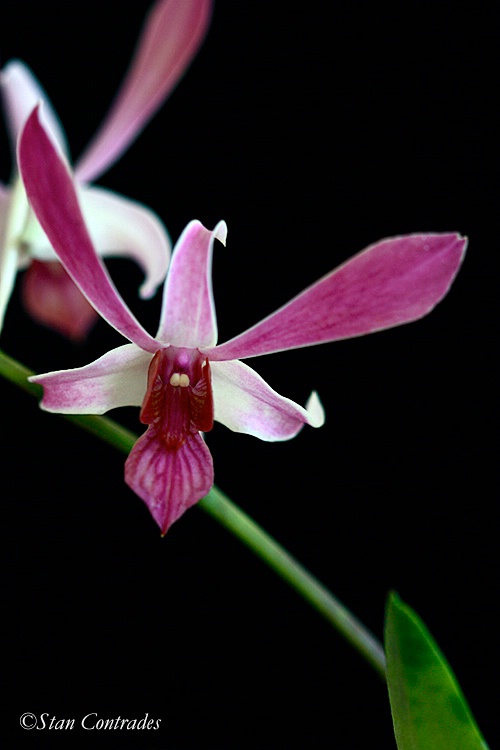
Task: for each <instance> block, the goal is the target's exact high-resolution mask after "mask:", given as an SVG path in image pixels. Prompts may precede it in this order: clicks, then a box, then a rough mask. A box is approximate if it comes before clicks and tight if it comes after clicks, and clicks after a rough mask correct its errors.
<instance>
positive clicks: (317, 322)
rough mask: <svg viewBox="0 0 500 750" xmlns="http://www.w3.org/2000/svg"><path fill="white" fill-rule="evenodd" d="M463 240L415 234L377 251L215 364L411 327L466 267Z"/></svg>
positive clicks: (224, 351) (225, 348) (225, 350)
mask: <svg viewBox="0 0 500 750" xmlns="http://www.w3.org/2000/svg"><path fill="white" fill-rule="evenodd" d="M466 245H467V240H466V239H464V238H462V237H460V236H459V235H458V234H413V235H406V236H401V237H393V238H391V239H386V240H382V241H381V242H378V243H376V244H375V245H371V246H370V247H368V248H367V249H366V250H364V251H363V252H361V253H359V254H358V255H355V256H354V257H353V258H351V259H350V260H348V261H347V262H346V263H344V264H343V265H341V266H339V267H338V268H337V269H336V270H334V271H332V272H331V273H329V274H328V275H327V276H324V277H323V278H322V279H320V280H319V281H317V282H316V283H315V284H313V285H312V286H310V287H309V288H308V289H306V290H305V291H303V292H302V293H301V294H299V295H298V296H297V297H295V298H294V299H292V300H291V301H290V302H288V304H286V305H284V307H281V308H280V309H279V310H277V311H276V312H274V313H272V314H271V315H269V316H268V317H267V318H265V319H264V320H262V321H261V322H260V323H257V324H256V325H255V326H253V327H252V328H250V329H248V330H247V331H245V332H244V333H242V334H240V335H239V336H236V337H235V338H233V339H231V340H230V341H228V342H226V343H225V344H221V345H220V346H217V347H214V348H213V349H205V350H204V351H203V352H202V353H203V354H206V355H208V356H209V358H210V360H211V361H213V360H232V359H244V358H245V357H257V356H259V355H261V354H270V353H271V352H277V351H283V350H285V349H295V348H297V347H302V346H311V345H312V344H321V343H326V342H328V341H337V340H339V339H345V338H351V337H353V336H362V335H364V334H367V333H373V332H374V331H380V330H383V329H385V328H392V327H393V326H397V325H401V324H402V323H409V322H410V321H413V320H418V319H419V318H422V317H423V316H424V315H426V314H427V313H429V312H430V311H431V310H432V309H433V307H434V306H435V305H436V304H437V303H438V302H439V301H440V300H441V299H442V298H443V297H444V296H445V294H446V292H447V291H448V290H449V288H450V286H451V283H452V281H453V279H454V278H455V276H456V274H457V272H458V269H459V267H460V264H461V262H462V260H463V257H464V254H465V249H466Z"/></svg>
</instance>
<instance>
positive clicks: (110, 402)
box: [19, 111, 466, 533]
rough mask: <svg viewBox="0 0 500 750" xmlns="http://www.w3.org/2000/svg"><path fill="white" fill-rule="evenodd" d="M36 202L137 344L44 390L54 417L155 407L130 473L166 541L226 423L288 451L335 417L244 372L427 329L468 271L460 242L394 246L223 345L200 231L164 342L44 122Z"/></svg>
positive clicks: (148, 412)
mask: <svg viewBox="0 0 500 750" xmlns="http://www.w3.org/2000/svg"><path fill="white" fill-rule="evenodd" d="M19 164H20V170H21V174H22V178H23V180H24V184H25V187H26V192H27V195H28V199H29V201H30V203H31V206H32V207H33V210H34V211H35V213H36V215H37V217H38V220H39V221H40V223H41V225H42V226H43V228H44V230H45V231H46V233H47V235H48V237H49V238H50V241H51V243H52V245H53V247H54V249H55V251H56V253H57V255H58V256H59V258H60V260H61V263H62V264H63V265H64V267H65V268H66V271H67V272H68V274H69V275H70V276H71V278H72V279H73V280H74V282H75V283H76V284H77V285H78V287H79V288H80V289H81V291H82V293H83V294H84V295H85V296H86V297H87V299H88V300H89V302H90V303H91V304H92V305H94V306H95V308H96V310H97V311H98V312H99V313H100V315H101V316H102V317H103V318H104V319H105V320H107V321H108V323H110V324H111V325H112V326H114V328H115V329H116V330H117V331H119V332H120V333H121V334H122V335H123V336H124V337H125V338H127V339H128V340H129V341H130V342H131V343H129V344H125V345H123V346H120V347H118V348H116V349H113V350H111V351H109V352H108V353H107V354H104V356H102V357H101V358H100V359H98V360H96V361H95V362H92V363H91V364H89V365H87V366H85V367H81V368H77V369H72V370H60V371H57V372H50V373H46V374H43V375H37V376H34V377H33V378H31V380H32V381H33V382H36V383H40V384H41V385H42V386H43V388H44V396H43V400H42V402H41V406H42V408H44V409H46V410H47V411H52V412H62V413H66V414H102V413H104V412H106V411H108V410H109V409H113V408H116V407H119V406H127V405H136V406H141V412H140V419H141V421H142V422H143V423H144V424H147V425H148V429H147V431H146V432H145V433H144V434H143V435H142V437H140V438H139V440H138V441H137V442H136V444H135V445H134V447H133V449H132V451H131V453H130V455H129V457H128V459H127V461H126V464H125V480H126V482H127V484H128V485H129V486H130V487H131V488H132V489H133V490H134V491H135V492H136V493H137V494H138V495H139V496H140V497H141V498H142V499H143V500H144V502H145V503H146V504H147V506H148V508H149V510H150V512H151V514H152V515H153V517H154V519H155V520H156V521H157V523H158V524H159V526H160V528H161V530H162V533H165V532H166V531H167V529H168V527H169V526H170V525H171V524H172V523H173V521H175V520H176V519H177V518H179V516H180V515H181V514H182V513H183V512H184V511H185V510H186V509H187V508H189V507H190V506H191V505H193V504H194V503H196V502H197V501H198V500H200V499H201V498H202V497H204V496H205V495H206V494H207V493H208V491H209V490H210V488H211V486H212V484H213V465H212V458H211V455H210V452H209V450H208V448H207V446H206V444H205V441H204V439H203V437H202V435H201V434H200V433H204V432H207V431H209V430H210V429H211V427H212V425H213V422H214V420H217V421H218V422H221V423H222V424H224V425H226V426H227V427H229V429H231V430H234V431H235V432H244V433H247V434H251V435H255V436H256V437H259V438H261V439H262V440H269V441H275V440H287V439H289V438H292V437H294V436H295V435H296V434H297V433H298V431H299V430H300V429H301V427H302V426H303V425H304V424H309V425H312V426H313V427H319V426H320V425H322V424H323V421H324V414H323V409H322V406H321V404H320V402H319V399H318V396H317V395H316V394H315V393H313V394H312V395H311V397H310V398H309V401H308V403H307V406H306V408H303V407H301V406H299V405H298V404H296V403H294V402H293V401H290V400H289V399H287V398H285V397H283V396H281V395H279V394H278V393H276V392H275V391H274V390H272V388H271V387H270V386H269V385H268V384H267V383H266V382H265V381H264V380H263V379H262V378H261V377H260V376H259V375H258V374H257V373H256V372H255V371H254V370H253V369H251V368H250V367H249V366H248V365H246V364H244V363H243V362H240V361H239V360H240V359H245V358H249V357H257V356H259V355H262V354H270V353H272V352H277V351H280V350H287V349H293V348H296V347H303V346H310V345H312V344H319V343H323V342H327V341H335V340H338V339H344V338H349V337H352V336H361V335H363V334H367V333H372V332H374V331H379V330H382V329H385V328H390V327H392V326H396V325H400V324H402V323H407V322H409V321H412V320H417V319H418V318H421V317H422V316H423V315H426V314H427V313H428V312H430V310H432V308H433V307H434V306H435V305H436V304H437V302H439V301H440V300H441V299H442V298H443V297H444V295H445V294H446V293H447V291H448V289H449V288H450V285H451V283H452V281H453V279H454V277H455V275H456V273H457V271H458V268H459V266H460V263H461V260H462V258H463V255H464V252H465V248H466V240H465V239H463V238H461V237H460V236H459V235H457V234H452V233H450V234H415V235H407V236H401V237H394V238H392V239H386V240H382V241H381V242H378V243H376V244H374V245H371V246H370V247H368V248H367V249H366V250H364V251H363V252H361V253H359V254H358V255H356V256H354V257H353V258H351V259H350V260H349V261H347V262H346V263H344V264H343V265H342V266H340V267H339V268H337V269H336V270H334V271H332V272H331V273H329V274H327V275H326V276H324V277H323V278H322V279H320V280H319V281H317V282H316V283H314V284H312V286H310V287H309V288H307V289H306V290H305V291H303V292H302V293H301V294H299V295H298V296H297V297H295V298H294V299H292V300H291V301H290V302H288V304H286V305H284V306H283V307H281V308H280V309H279V310H277V311H276V312H274V313H272V314H271V315H269V316H268V317H267V318H265V319H264V320H262V321H260V322H259V323H257V324H256V325H254V326H253V327H252V328H250V329H248V330H247V331H245V332H244V333H242V334H240V335H239V336H236V337H235V338H233V339H231V340H229V341H227V342H226V343H224V344H221V345H217V326H216V318H215V309H214V302H213V296H212V284H211V259H212V250H213V245H214V241H215V240H216V239H217V240H219V241H220V242H222V243H224V244H225V241H226V233H227V228H226V225H225V223H224V222H223V221H221V222H220V223H219V224H217V226H216V227H215V229H214V230H213V231H209V230H208V229H206V228H205V227H204V226H203V225H202V224H201V223H200V222H199V221H192V222H191V223H190V224H188V226H187V227H186V229H185V230H184V232H183V233H182V235H181V237H180V239H179V240H178V242H177V244H176V246H175V249H174V252H173V257H172V262H171V264H170V268H169V272H168V275H167V279H166V282H165V287H164V296H163V305H162V311H161V317H160V325H159V328H158V332H157V334H156V336H155V337H154V338H153V337H152V336H151V335H150V334H149V333H148V332H147V331H146V330H145V329H144V328H143V327H142V326H141V325H140V323H139V322H138V321H137V320H136V318H135V317H134V316H133V314H132V313H131V311H130V310H129V309H128V307H127V306H126V305H125V303H124V301H123V300H122V298H121V297H120V296H119V294H118V292H117V290H116V288H115V287H114V286H113V284H112V282H111V280H110V278H109V276H108V275H107V272H106V270H105V268H104V266H103V264H102V262H101V261H100V259H99V258H98V256H97V254H96V252H95V250H94V248H93V246H92V242H91V239H90V236H89V234H88V232H87V229H86V227H85V222H84V218H83V216H82V213H81V210H80V207H79V204H78V195H77V191H76V189H75V184H74V181H73V180H72V177H71V174H70V171H69V168H68V166H67V164H66V163H65V161H64V159H63V157H62V156H61V155H60V154H59V153H58V151H57V149H56V148H55V147H54V145H53V144H52V142H51V140H50V137H49V136H48V135H47V133H46V131H45V130H44V128H43V126H42V123H41V121H40V119H39V117H38V114H37V112H36V111H35V112H33V114H32V115H31V116H30V118H29V120H28V122H27V124H26V127H25V129H24V132H23V135H22V137H21V140H20V147H19Z"/></svg>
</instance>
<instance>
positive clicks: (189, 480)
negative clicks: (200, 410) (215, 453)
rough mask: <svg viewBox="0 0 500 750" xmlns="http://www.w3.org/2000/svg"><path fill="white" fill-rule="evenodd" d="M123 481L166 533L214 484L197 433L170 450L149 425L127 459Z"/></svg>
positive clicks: (208, 459)
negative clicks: (144, 504)
mask: <svg viewBox="0 0 500 750" xmlns="http://www.w3.org/2000/svg"><path fill="white" fill-rule="evenodd" d="M125 481H126V483H127V484H128V486H129V487H130V488H131V489H132V490H133V491H134V492H135V493H137V495H139V497H140V498H141V499H142V500H144V502H145V503H146V505H147V506H148V508H149V510H150V512H151V515H152V516H153V518H154V519H155V521H156V523H157V524H158V526H159V527H160V529H161V532H162V534H165V533H166V532H167V530H168V528H169V527H170V526H171V525H172V524H173V522H174V521H176V520H177V519H178V518H179V517H180V516H181V515H182V514H183V513H184V512H185V511H186V510H187V509H188V508H189V507H191V506H192V505H194V504H195V503H197V502H198V500H201V499H202V497H205V495H207V494H208V492H209V491H210V489H211V487H212V485H213V482H214V469H213V463H212V456H211V455H210V451H209V450H208V448H207V446H206V445H205V441H204V440H203V438H202V437H201V435H200V434H199V433H197V432H196V433H193V434H192V435H191V436H190V437H189V438H188V439H187V440H186V441H185V442H184V443H183V444H182V446H181V447H180V448H178V449H177V450H172V449H168V448H167V447H166V446H165V443H164V442H163V441H162V440H161V439H160V438H159V437H158V435H157V433H156V431H155V429H154V427H153V426H151V427H149V428H148V430H147V432H145V433H144V435H142V436H141V437H140V438H139V440H138V441H137V443H136V444H135V445H134V447H133V448H132V451H131V453H130V455H129V457H128V458H127V461H126V463H125Z"/></svg>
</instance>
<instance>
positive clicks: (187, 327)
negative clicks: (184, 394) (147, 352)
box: [157, 221, 227, 348]
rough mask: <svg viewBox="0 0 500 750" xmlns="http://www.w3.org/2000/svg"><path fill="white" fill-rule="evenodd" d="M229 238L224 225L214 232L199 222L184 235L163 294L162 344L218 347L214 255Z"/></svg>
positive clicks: (173, 259)
mask: <svg viewBox="0 0 500 750" xmlns="http://www.w3.org/2000/svg"><path fill="white" fill-rule="evenodd" d="M226 235H227V227H226V224H225V222H224V221H220V222H219V223H218V224H217V226H216V227H215V229H214V230H213V231H209V230H208V229H205V227H204V226H203V224H201V223H200V222H199V221H191V222H190V223H189V224H188V225H187V227H186V228H185V230H184V231H183V233H182V235H181V236H180V238H179V240H178V241H177V244H176V246H175V248H174V252H173V256H172V262H171V264H170V269H169V272H168V277H167V281H166V283H165V288H164V291H163V308H162V312H161V320H160V327H159V329H158V333H157V339H158V340H159V341H162V342H164V343H165V344H172V345H174V346H183V347H187V348H196V347H199V346H213V345H214V344H215V343H216V341H217V323H216V319H215V307H214V300H213V293H212V252H213V244H214V240H215V239H218V240H220V242H222V243H223V244H225V243H226Z"/></svg>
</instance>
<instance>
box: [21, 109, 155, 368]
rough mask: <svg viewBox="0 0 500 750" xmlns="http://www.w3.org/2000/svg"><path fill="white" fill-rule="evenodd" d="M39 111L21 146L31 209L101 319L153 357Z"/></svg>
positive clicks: (152, 343) (29, 123) (146, 336)
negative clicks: (102, 257) (89, 226)
mask: <svg viewBox="0 0 500 750" xmlns="http://www.w3.org/2000/svg"><path fill="white" fill-rule="evenodd" d="M38 109H39V108H38V107H37V108H36V109H35V110H34V112H33V113H32V114H31V115H30V117H29V118H28V121H27V123H26V125H25V127H24V130H23V132H22V135H21V138H20V141H19V155H18V161H19V169H20V172H21V175H22V179H23V181H24V185H25V188H26V193H27V196H28V200H29V202H30V204H31V207H32V208H33V210H34V212H35V214H36V217H37V219H38V221H39V222H40V224H41V225H42V228H43V229H44V231H45V233H46V234H47V237H48V238H49V241H50V243H51V245H52V246H53V248H54V250H55V251H56V253H57V255H58V256H59V258H60V260H61V263H62V264H63V266H64V267H65V269H66V270H67V272H68V273H69V275H70V276H71V278H72V279H73V281H74V282H75V284H76V285H77V286H78V287H79V289H80V290H81V291H82V293H83V294H84V295H85V296H86V297H87V299H88V300H89V302H90V303H91V304H92V305H93V306H94V307H95V309H96V310H97V311H98V312H99V314H100V315H101V316H102V317H103V318H104V319H105V320H107V321H108V323H109V324H110V325H112V326H113V327H114V328H116V330H117V331H119V332H120V333H121V334H122V335H123V336H125V338H128V339H129V340H130V341H132V342H133V343H135V344H137V346H140V347H141V348H142V349H145V350H146V351H149V352H151V353H154V352H155V351H156V350H157V349H158V345H157V343H156V341H155V340H154V339H153V338H152V336H150V335H149V333H147V331H146V330H145V329H144V328H143V327H142V326H141V324H140V323H139V322H138V321H137V319H136V318H135V317H134V315H133V314H132V313H131V311H130V310H129V308H128V307H127V306H126V305H125V302H124V301H123V299H122V298H121V296H120V295H119V293H118V291H117V289H116V287H115V286H114V284H113V282H112V281H111V278H110V277H109V274H108V272H107V270H106V268H105V267H104V265H103V263H102V262H101V260H100V259H99V258H98V256H97V254H96V251H95V249H94V247H93V244H92V241H91V239H90V236H89V233H88V231H87V228H86V226H85V221H84V218H83V215H82V212H81V209H80V205H79V202H78V197H77V192H76V187H75V184H74V181H73V178H72V176H71V174H70V171H69V167H68V165H67V163H66V162H65V161H64V159H63V157H62V156H61V154H60V153H58V151H57V149H56V147H55V146H54V144H53V143H52V140H51V138H50V137H49V136H48V134H47V132H46V131H45V129H44V127H43V126H42V124H41V122H40V119H39V116H38Z"/></svg>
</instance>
